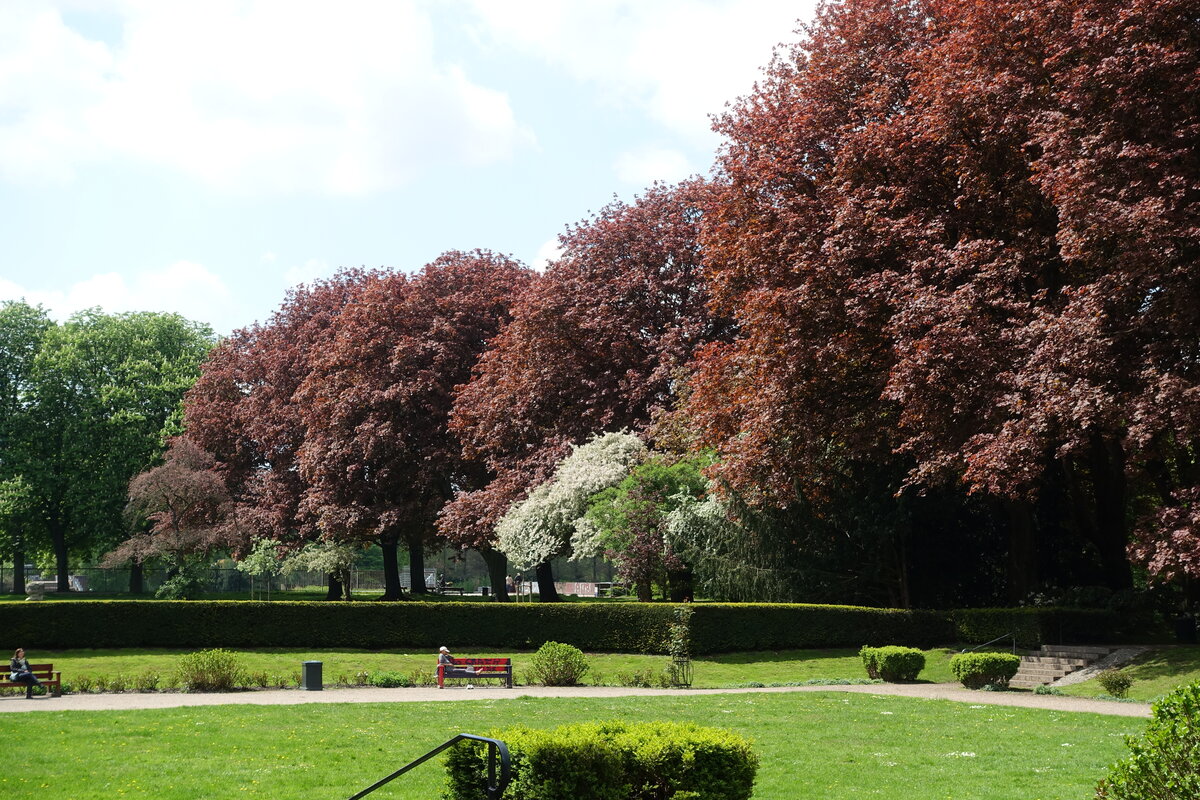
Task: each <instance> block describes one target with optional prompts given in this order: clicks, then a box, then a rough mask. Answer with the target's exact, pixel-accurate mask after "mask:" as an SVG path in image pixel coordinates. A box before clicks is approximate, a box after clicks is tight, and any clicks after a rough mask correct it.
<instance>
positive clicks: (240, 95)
mask: <svg viewBox="0 0 1200 800" xmlns="http://www.w3.org/2000/svg"><path fill="white" fill-rule="evenodd" d="M63 2H65V0H57V2H56V0H28V1H27V2H24V3H21V4H19V5H18V7H17V8H16V9H12V10H9V9H7V8H6V10H5V24H4V25H3V26H2V29H0V120H5V122H2V123H0V177H2V178H7V179H10V180H40V179H46V178H54V179H58V180H65V179H69V178H70V177H71V175H72V170H73V168H74V167H75V166H77V165H79V164H82V163H86V162H90V161H94V160H107V159H114V158H121V159H133V160H135V161H137V162H141V163H149V164H151V165H155V166H162V167H168V168H171V169H175V170H179V171H182V172H184V173H186V174H189V175H191V176H193V177H195V178H197V179H199V180H201V181H203V182H205V183H208V184H211V185H215V186H217V187H219V188H222V189H227V190H234V191H239V192H254V193H258V192H290V191H332V192H336V193H343V194H360V193H364V192H371V191H375V190H380V189H385V188H391V187H394V186H398V185H402V184H404V183H405V182H407V181H408V180H410V179H411V178H413V177H414V176H416V175H417V174H420V173H422V172H424V171H427V170H431V169H436V168H437V167H438V166H441V165H445V164H449V163H456V164H457V163H467V164H483V163H491V162H494V161H497V160H502V159H505V158H508V157H509V156H510V155H511V154H512V153H513V151H514V150H515V149H516V148H518V147H520V146H521V145H522V144H525V143H528V142H530V141H532V134H531V133H530V132H529V131H528V130H526V129H524V128H523V127H522V126H520V125H519V124H518V123H517V121H516V119H515V117H514V115H513V112H512V109H511V107H510V105H509V102H508V97H507V95H506V94H504V93H503V92H500V91H497V90H495V89H491V88H488V87H485V86H482V85H479V84H477V83H474V82H473V81H472V80H471V79H470V78H469V77H468V76H466V75H465V74H464V73H463V72H462V71H461V70H460V69H458V68H456V67H455V66H453V65H443V64H439V63H438V61H437V59H436V58H435V54H434V52H433V48H432V42H433V39H434V37H433V31H432V27H431V23H430V19H429V16H428V12H427V10H426V9H425V8H424V6H423V3H422V2H420V0H390V1H389V2H379V1H373V0H346V2H341V3H338V4H336V6H335V5H334V4H331V3H320V4H318V3H297V2H295V0H206V2H204V3H194V2H186V1H184V0H175V1H172V0H111V2H109V3H108V4H107V9H106V10H107V11H109V13H113V14H117V15H119V16H120V18H121V20H122V22H123V33H122V36H121V37H120V40H119V41H117V42H115V43H106V42H100V41H93V40H90V39H88V38H86V37H85V36H84V35H83V34H81V33H79V32H76V31H75V30H73V29H71V28H70V27H69V26H68V24H67V23H66V22H64V18H63V16H62V14H60V13H59V6H61V5H62V3H63ZM100 5H104V4H103V3H102V4H100Z"/></svg>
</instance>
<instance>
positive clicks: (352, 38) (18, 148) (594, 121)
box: [0, 0, 814, 334]
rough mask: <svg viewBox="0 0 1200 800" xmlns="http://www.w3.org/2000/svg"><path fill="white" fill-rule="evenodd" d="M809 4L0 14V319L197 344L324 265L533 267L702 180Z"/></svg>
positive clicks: (601, 0) (74, 8) (78, 2)
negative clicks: (473, 256)
mask: <svg viewBox="0 0 1200 800" xmlns="http://www.w3.org/2000/svg"><path fill="white" fill-rule="evenodd" d="M813 7H814V2H813V0H800V1H799V2H785V1H784V0H640V1H638V0H633V1H632V2H624V1H621V0H556V1H555V0H338V1H337V2H332V1H329V2H326V1H325V0H320V1H318V0H203V1H201V0H0V300H9V299H20V298H23V299H25V300H26V301H28V302H30V303H40V304H41V305H43V306H44V307H46V309H47V310H48V311H49V312H50V313H51V316H53V317H54V318H55V319H58V320H63V319H65V318H67V317H68V316H69V315H70V314H72V313H74V312H76V311H79V310H81V309H85V308H91V307H100V308H102V309H103V310H104V311H106V312H109V313H119V312H126V311H172V312H178V313H180V314H183V315H184V316H186V317H188V318H189V319H193V320H196V321H200V322H206V323H208V324H210V325H212V327H213V329H214V330H215V331H216V332H217V333H218V334H227V333H229V332H231V331H233V330H234V329H236V328H240V327H243V326H246V325H250V324H252V323H254V322H256V321H257V322H264V321H267V320H268V318H269V317H270V315H271V313H272V312H273V311H274V310H275V309H277V308H278V307H279V305H280V304H281V303H282V301H283V300H284V297H285V295H286V292H287V290H288V289H289V288H291V287H294V286H296V285H298V284H301V283H305V282H309V281H313V280H318V279H321V278H325V277H329V276H331V275H333V274H334V273H335V272H336V271H337V270H338V269H339V268H343V267H359V266H365V267H372V268H374V267H386V268H391V269H398V270H405V271H415V270H418V269H420V268H421V267H422V266H424V265H425V264H427V263H429V262H430V261H432V260H434V259H435V258H436V257H437V256H438V255H439V254H440V253H442V252H445V251H447V250H471V249H475V248H484V249H489V250H493V251H496V252H499V253H505V254H510V255H512V256H514V257H516V258H517V259H520V260H521V261H522V262H524V263H526V264H529V265H530V266H534V267H538V268H541V267H543V266H544V265H545V263H546V261H547V260H548V259H551V258H553V257H554V255H555V253H556V245H557V236H558V234H559V233H561V232H562V231H563V230H564V228H565V227H566V226H567V225H570V224H573V223H576V222H579V221H581V220H584V219H586V218H587V217H588V216H590V215H591V214H592V213H594V212H596V211H598V210H599V209H600V208H602V207H603V206H604V205H606V204H607V203H609V202H611V201H612V200H613V198H614V197H618V198H620V199H622V200H625V201H630V200H633V199H634V198H635V197H636V196H637V195H638V194H639V193H640V192H642V191H643V190H644V189H645V188H646V187H647V186H649V185H650V184H651V183H652V182H654V181H656V180H657V181H665V182H675V181H678V180H682V179H684V178H686V177H688V176H690V175H694V174H700V175H706V174H708V173H709V170H710V168H711V166H712V163H713V158H714V154H715V152H716V149H717V147H718V146H719V144H720V138H719V137H718V136H717V135H716V134H715V133H713V132H712V130H711V116H712V115H713V114H719V113H721V112H722V110H723V109H724V107H725V104H726V103H727V102H730V101H733V100H735V99H736V98H738V97H739V96H743V95H745V94H748V93H749V92H750V91H751V89H752V87H753V84H754V82H755V80H757V79H758V78H759V77H760V76H761V70H762V68H763V67H765V66H766V65H767V64H768V62H769V61H770V59H771V55H772V52H773V49H774V47H775V46H776V45H778V44H780V43H789V42H793V41H795V40H796V39H797V38H798V35H797V34H796V33H795V31H796V29H797V27H798V24H800V22H803V21H805V20H807V19H809V18H811V15H812V9H813Z"/></svg>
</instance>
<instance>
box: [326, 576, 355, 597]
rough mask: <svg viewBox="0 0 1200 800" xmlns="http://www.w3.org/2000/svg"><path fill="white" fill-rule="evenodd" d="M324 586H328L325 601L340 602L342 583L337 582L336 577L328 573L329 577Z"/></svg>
mask: <svg viewBox="0 0 1200 800" xmlns="http://www.w3.org/2000/svg"><path fill="white" fill-rule="evenodd" d="M326 585H327V586H328V588H327V589H326V590H325V599H326V600H341V599H342V590H343V589H342V582H341V581H339V580H338V577H337V575H334V574H333V573H332V572H331V573H329V577H328V580H327V584H326ZM347 588H349V587H347ZM347 595H349V592H347Z"/></svg>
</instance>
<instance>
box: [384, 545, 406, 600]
mask: <svg viewBox="0 0 1200 800" xmlns="http://www.w3.org/2000/svg"><path fill="white" fill-rule="evenodd" d="M399 547H400V543H399V542H398V541H397V540H396V537H394V536H389V537H386V538H380V540H379V549H380V550H382V551H383V597H381V598H379V599H380V600H401V599H403V597H404V589H403V587H401V586H400V562H399V561H397V560H396V551H397V550H398V549H399Z"/></svg>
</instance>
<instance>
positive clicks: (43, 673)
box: [0, 664, 62, 697]
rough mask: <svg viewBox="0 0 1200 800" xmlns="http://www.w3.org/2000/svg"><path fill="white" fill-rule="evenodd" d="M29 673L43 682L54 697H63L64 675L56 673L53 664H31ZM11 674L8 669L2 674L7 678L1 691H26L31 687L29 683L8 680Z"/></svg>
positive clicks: (0, 684)
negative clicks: (13, 689)
mask: <svg viewBox="0 0 1200 800" xmlns="http://www.w3.org/2000/svg"><path fill="white" fill-rule="evenodd" d="M29 671H30V672H32V673H33V674H34V676H35V677H37V679H38V680H39V681H41V682H42V686H45V687H46V691H47V692H49V693H50V695H51V696H52V697H62V673H61V672H55V671H54V665H53V664H30V665H29ZM9 674H10V673H9V672H8V670H7V669H6V670H4V672H3V673H0V675H3V676H4V678H5V680H2V681H0V689H12V688H15V689H26V688H28V687H29V684H27V683H20V682H19V681H10V680H8V679H7V678H8V675H9Z"/></svg>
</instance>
